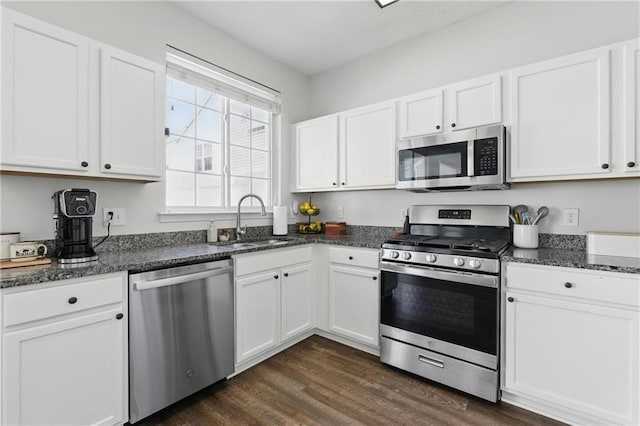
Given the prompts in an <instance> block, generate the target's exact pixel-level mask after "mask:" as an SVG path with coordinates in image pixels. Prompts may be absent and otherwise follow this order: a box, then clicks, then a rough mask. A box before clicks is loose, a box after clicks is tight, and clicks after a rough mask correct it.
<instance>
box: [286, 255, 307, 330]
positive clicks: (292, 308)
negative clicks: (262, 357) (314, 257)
mask: <svg viewBox="0 0 640 426" xmlns="http://www.w3.org/2000/svg"><path fill="white" fill-rule="evenodd" d="M280 291H281V294H282V340H283V341H284V340H287V339H290V338H292V337H296V336H298V335H300V334H302V333H304V332H305V331H308V330H311V329H312V328H313V279H312V276H311V264H310V263H307V264H304V265H299V266H295V267H292V268H286V269H283V270H282V282H281V288H280Z"/></svg>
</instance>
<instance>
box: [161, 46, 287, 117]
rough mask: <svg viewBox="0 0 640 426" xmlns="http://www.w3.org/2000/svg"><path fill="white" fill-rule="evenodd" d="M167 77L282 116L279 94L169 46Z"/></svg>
mask: <svg viewBox="0 0 640 426" xmlns="http://www.w3.org/2000/svg"><path fill="white" fill-rule="evenodd" d="M167 75H168V76H170V77H174V78H176V79H178V80H182V81H185V82H187V83H190V84H192V85H194V86H198V87H201V88H203V89H207V90H210V91H212V92H215V93H218V94H220V95H222V96H224V97H227V98H229V99H233V100H236V101H238V102H242V103H245V104H249V105H251V106H254V107H257V108H260V109H263V110H265V111H269V112H272V113H274V114H279V113H280V103H281V101H280V93H279V92H277V91H276V90H273V89H270V88H268V87H266V86H263V85H260V83H256V82H252V81H251V80H249V79H247V78H245V77H242V76H238V75H235V74H233V73H231V72H229V71H226V70H224V69H223V68H220V67H216V66H215V65H213V64H209V63H207V62H204V61H202V60H200V59H198V58H195V57H191V56H190V55H188V54H185V53H183V52H180V51H179V50H177V49H173V48H171V47H169V52H168V53H167Z"/></svg>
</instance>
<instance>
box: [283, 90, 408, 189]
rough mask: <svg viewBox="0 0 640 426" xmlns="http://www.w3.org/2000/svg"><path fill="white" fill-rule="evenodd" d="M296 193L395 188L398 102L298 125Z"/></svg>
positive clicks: (296, 125) (295, 126) (295, 135)
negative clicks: (396, 104)
mask: <svg viewBox="0 0 640 426" xmlns="http://www.w3.org/2000/svg"><path fill="white" fill-rule="evenodd" d="M293 137H294V139H295V173H296V175H295V179H294V182H295V184H294V188H292V190H293V191H294V192H305V191H331V190H345V189H346V190H348V189H369V188H393V187H395V182H396V175H395V170H396V168H395V140H396V106H395V102H384V103H380V104H375V105H371V106H368V107H364V108H358V109H354V110H350V111H347V112H344V113H341V114H336V115H330V116H327V117H322V118H317V119H314V120H309V121H304V122H301V123H298V124H294V125H293Z"/></svg>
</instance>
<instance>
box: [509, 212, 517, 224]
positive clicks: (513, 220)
mask: <svg viewBox="0 0 640 426" xmlns="http://www.w3.org/2000/svg"><path fill="white" fill-rule="evenodd" d="M509 219H511V222H513V224H514V225H517V224H518V219H516V217H515V216H514V215H513V213H511V214H509Z"/></svg>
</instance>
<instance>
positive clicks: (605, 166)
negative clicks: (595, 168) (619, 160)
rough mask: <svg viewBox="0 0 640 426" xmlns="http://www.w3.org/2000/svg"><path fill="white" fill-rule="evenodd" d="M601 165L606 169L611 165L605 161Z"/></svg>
mask: <svg viewBox="0 0 640 426" xmlns="http://www.w3.org/2000/svg"><path fill="white" fill-rule="evenodd" d="M601 167H602V168H603V169H605V170H606V169H608V168H609V165H608V164H607V163H604V164H603V165H602V166H601Z"/></svg>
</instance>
